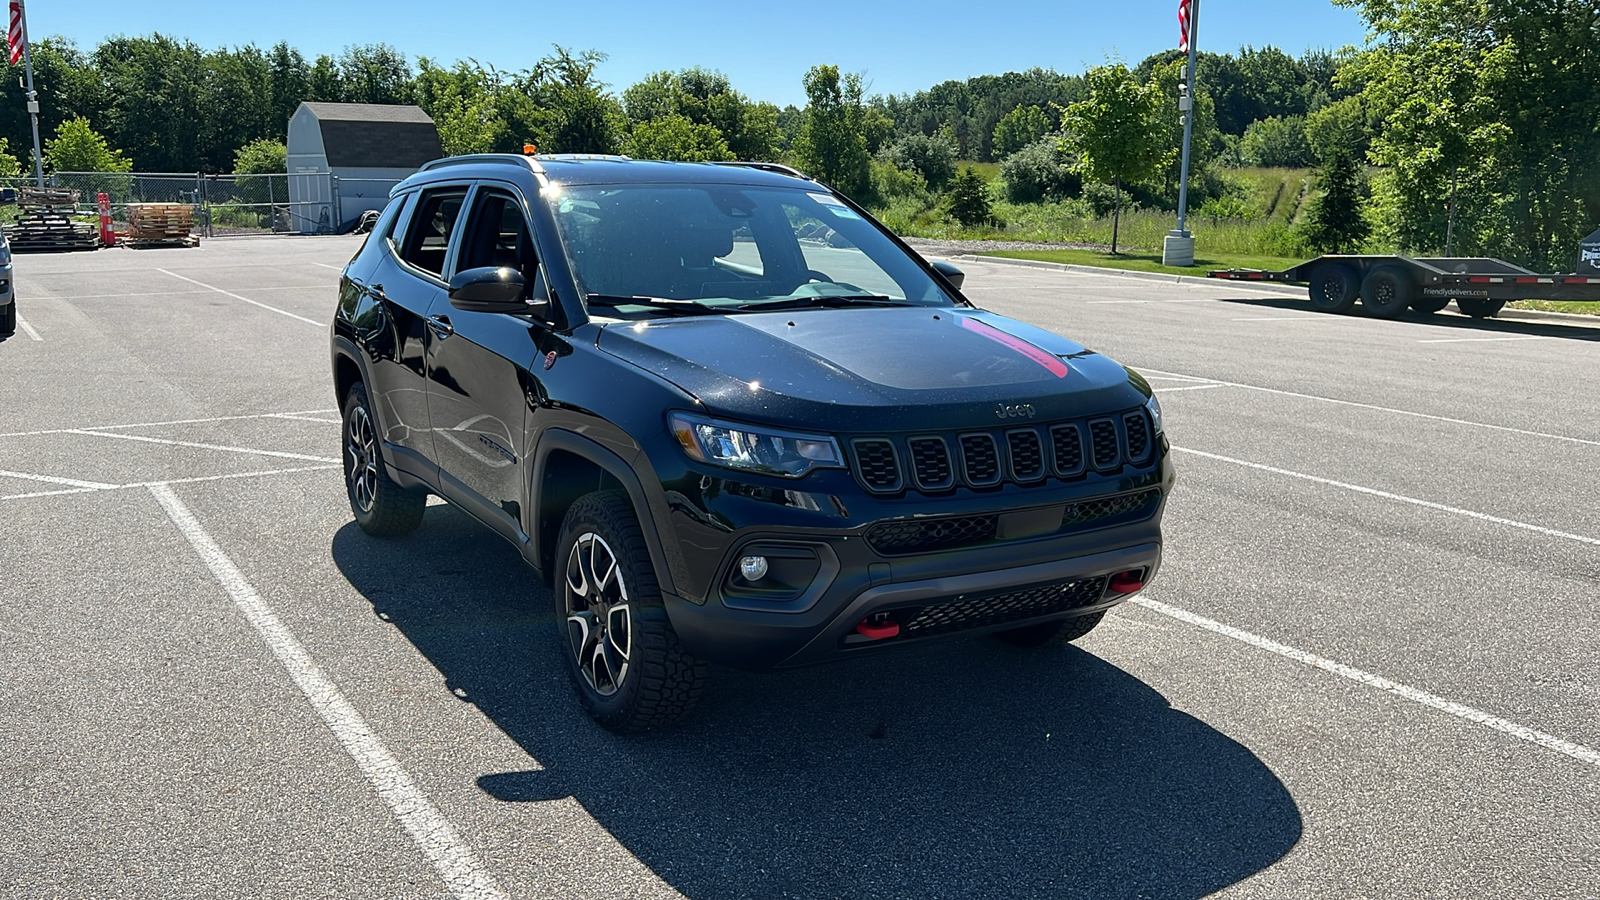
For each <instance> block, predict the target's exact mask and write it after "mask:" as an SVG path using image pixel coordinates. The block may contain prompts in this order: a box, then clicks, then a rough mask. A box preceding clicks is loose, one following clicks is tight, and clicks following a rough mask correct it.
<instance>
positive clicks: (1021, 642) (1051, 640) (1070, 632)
mask: <svg viewBox="0 0 1600 900" xmlns="http://www.w3.org/2000/svg"><path fill="white" fill-rule="evenodd" d="M1105 617H1106V614H1105V612H1104V611H1101V612H1097V613H1090V614H1089V615H1087V616H1073V617H1072V618H1070V619H1062V620H1061V621H1059V622H1041V623H1040V624H1038V625H1024V626H1022V627H1021V628H1013V629H1011V630H1010V631H997V632H995V635H994V636H995V637H997V638H999V639H1000V640H1002V641H1005V642H1006V643H1008V644H1010V645H1011V646H1013V647H1059V646H1060V645H1062V644H1067V643H1071V642H1072V641H1075V640H1077V639H1078V638H1081V637H1083V636H1084V635H1086V634H1088V633H1089V632H1091V631H1093V630H1094V627H1095V626H1096V625H1099V624H1100V620H1101V619H1104V618H1105Z"/></svg>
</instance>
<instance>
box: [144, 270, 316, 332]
mask: <svg viewBox="0 0 1600 900" xmlns="http://www.w3.org/2000/svg"><path fill="white" fill-rule="evenodd" d="M156 271H157V272H160V273H161V274H163V275H171V276H172V277H173V278H178V279H182V280H183V281H187V282H189V283H190V284H198V285H200V286H201V287H203V288H205V289H207V290H211V291H216V292H217V293H219V294H221V295H223V296H224V297H232V298H233V299H235V300H241V301H243V302H245V303H248V304H250V305H251V306H259V307H261V308H262V309H265V310H268V311H269V312H275V313H277V314H278V315H280V316H288V317H289V318H291V319H298V320H300V321H302V322H304V323H306V324H307V325H315V326H317V327H318V328H327V327H328V323H327V322H318V321H316V320H314V319H308V318H306V317H305V316H302V315H299V314H297V313H292V312H289V311H288V310H286V309H279V308H277V307H276V306H268V305H267V304H265V303H262V302H261V301H259V300H251V299H250V298H249V297H241V296H239V295H238V294H235V293H234V292H232V291H225V290H223V289H222V288H219V287H214V286H212V285H209V284H206V283H205V282H203V281H195V280H194V279H193V278H190V277H189V276H187V275H179V274H178V273H177V272H169V271H167V270H166V269H156Z"/></svg>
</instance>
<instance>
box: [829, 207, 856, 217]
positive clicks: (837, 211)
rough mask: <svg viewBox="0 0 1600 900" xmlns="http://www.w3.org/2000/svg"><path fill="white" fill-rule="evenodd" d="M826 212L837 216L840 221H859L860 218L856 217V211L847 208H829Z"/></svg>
mask: <svg viewBox="0 0 1600 900" xmlns="http://www.w3.org/2000/svg"><path fill="white" fill-rule="evenodd" d="M828 212H831V213H833V214H834V215H836V216H838V217H839V218H841V219H860V218H861V217H860V216H858V215H856V211H855V210H853V209H851V208H850V207H848V206H830V207H828Z"/></svg>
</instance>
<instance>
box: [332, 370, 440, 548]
mask: <svg viewBox="0 0 1600 900" xmlns="http://www.w3.org/2000/svg"><path fill="white" fill-rule="evenodd" d="M343 456H344V487H345V494H346V495H347V496H349V498H350V511H351V512H352V513H355V517H356V524H357V525H360V526H361V530H362V531H365V532H366V533H367V534H370V535H372V536H374V537H399V536H400V535H404V534H410V533H411V532H413V531H416V530H417V526H418V525H421V524H422V514H423V512H424V511H425V510H426V509H427V506H428V495H427V494H425V493H422V492H421V491H409V490H406V489H405V488H403V487H401V486H400V485H398V484H395V483H394V481H392V480H390V478H389V474H388V473H387V472H385V471H384V468H383V442H382V441H380V440H379V439H378V426H377V420H376V418H375V417H374V416H373V415H372V406H371V404H370V403H369V402H368V400H367V388H366V385H364V384H361V383H360V382H356V384H355V386H354V387H352V388H350V394H349V396H347V397H345V401H344V454H343Z"/></svg>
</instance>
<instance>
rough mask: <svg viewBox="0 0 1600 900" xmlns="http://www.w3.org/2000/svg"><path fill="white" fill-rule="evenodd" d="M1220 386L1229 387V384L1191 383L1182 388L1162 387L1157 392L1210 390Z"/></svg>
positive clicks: (1172, 392) (1174, 392)
mask: <svg viewBox="0 0 1600 900" xmlns="http://www.w3.org/2000/svg"><path fill="white" fill-rule="evenodd" d="M1219 387H1227V385H1225V384H1191V385H1189V386H1188V387H1181V388H1162V389H1161V390H1159V391H1157V393H1160V394H1176V393H1177V392H1179V391H1209V390H1211V389H1213V388H1219Z"/></svg>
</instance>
